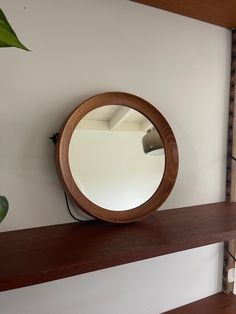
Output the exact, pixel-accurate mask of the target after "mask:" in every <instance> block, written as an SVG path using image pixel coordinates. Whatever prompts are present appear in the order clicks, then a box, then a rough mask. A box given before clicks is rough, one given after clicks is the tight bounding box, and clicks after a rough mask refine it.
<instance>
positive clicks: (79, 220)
mask: <svg viewBox="0 0 236 314" xmlns="http://www.w3.org/2000/svg"><path fill="white" fill-rule="evenodd" d="M64 195H65V200H66V206H67V209H68V211H69V214H70V215H71V217H72V218H74V219H75V220H77V221H78V222H84V223H85V222H88V220H82V219H79V218H77V217H75V216H74V215H73V214H72V212H71V209H70V205H69V201H68V197H67V194H66V192H64Z"/></svg>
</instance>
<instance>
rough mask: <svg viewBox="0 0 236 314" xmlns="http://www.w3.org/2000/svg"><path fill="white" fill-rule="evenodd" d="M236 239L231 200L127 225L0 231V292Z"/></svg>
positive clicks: (235, 208) (159, 214)
mask: <svg viewBox="0 0 236 314" xmlns="http://www.w3.org/2000/svg"><path fill="white" fill-rule="evenodd" d="M232 238H236V204H235V203H216V204H208V205H200V206H194V207H186V208H180V209H171V210H166V211H160V212H156V213H155V214H152V215H151V216H150V217H148V218H146V219H144V220H142V221H140V222H136V223H132V224H123V225H121V224H110V223H105V222H96V221H94V222H89V223H84V224H83V223H82V224H79V223H70V224H63V225H55V226H49V227H40V228H33V229H25V230H19V231H10V232H2V233H0V248H1V249H0V291H4V290H8V289H13V288H19V287H24V286H27V285H32V284H37V283H42V282H46V281H50V280H55V279H59V278H65V277H68V276H73V275H78V274H82V273H86V272H91V271H95V270H98V269H103V268H107V267H112V266H116V265H121V264H125V263H130V262H134V261H139V260H143V259H147V258H152V257H156V256H160V255H163V254H168V253H173V252H177V251H182V250H186V249H190V248H194V247H199V246H203V245H207V244H212V243H217V242H221V241H225V240H229V239H232Z"/></svg>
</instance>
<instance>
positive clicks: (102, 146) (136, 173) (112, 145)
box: [69, 105, 165, 210]
mask: <svg viewBox="0 0 236 314" xmlns="http://www.w3.org/2000/svg"><path fill="white" fill-rule="evenodd" d="M69 165H70V171H71V174H72V177H73V179H74V181H75V184H76V185H77V187H78V188H79V189H80V191H81V192H82V193H83V194H84V195H85V196H86V197H87V198H88V199H89V200H90V201H92V202H93V203H94V204H96V205H98V206H101V207H103V208H105V209H108V210H127V209H132V208H135V207H137V206H140V205H141V204H143V203H145V202H146V201H147V200H148V199H149V198H150V197H151V196H152V195H153V194H154V193H155V191H156V190H157V188H158V186H159V185H160V183H161V180H162V177H163V174H164V170H165V153H164V149H163V143H162V140H161V138H160V135H159V133H158V132H157V130H156V129H155V127H154V125H153V124H152V123H151V122H150V121H149V120H148V119H147V118H146V117H145V116H144V115H143V114H141V113H139V112H138V111H137V110H134V109H132V108H129V107H127V106H121V105H110V106H103V107H100V108H97V109H94V110H92V111H91V112H89V113H88V114H87V115H85V116H84V117H83V118H82V119H81V120H80V121H79V123H78V124H77V126H76V128H75V129H74V131H73V133H72V136H71V140H70V144H69Z"/></svg>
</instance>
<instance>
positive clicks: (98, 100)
mask: <svg viewBox="0 0 236 314" xmlns="http://www.w3.org/2000/svg"><path fill="white" fill-rule="evenodd" d="M109 105H122V106H126V107H130V108H132V109H134V110H137V111H138V112H140V113H141V114H143V115H144V116H145V117H146V118H147V119H148V120H150V121H151V122H152V124H153V125H154V126H155V128H156V129H157V131H158V133H159V135H160V137H161V139H162V142H163V145H164V150H165V170H164V174H163V177H162V180H161V183H160V185H159V186H158V188H157V189H156V191H155V192H154V194H153V195H152V197H150V198H149V199H148V200H147V201H146V202H144V203H143V204H141V205H140V206H137V207H135V208H132V209H129V210H119V211H114V210H112V208H111V210H108V209H105V208H103V207H101V206H98V205H96V204H95V203H93V202H92V201H91V200H89V199H88V198H87V197H86V196H85V195H84V193H83V192H82V191H81V190H80V188H79V186H78V185H77V184H76V182H75V181H74V178H73V175H72V173H71V169H70V165H69V145H70V141H71V137H72V134H73V132H74V130H75V128H76V126H77V125H78V123H79V122H80V121H81V119H82V118H83V117H84V116H85V115H86V114H87V113H89V112H90V111H92V110H94V109H97V108H99V107H102V106H109ZM94 158H96V156H94ZM56 165H57V170H58V175H59V178H60V181H61V183H62V185H63V188H64V190H65V191H66V192H67V193H68V195H69V196H70V198H71V199H72V200H73V201H74V203H75V204H76V205H77V206H78V207H79V208H80V209H82V210H83V211H84V212H86V213H87V214H89V215H90V216H93V217H96V218H98V219H102V220H105V221H110V222H116V223H127V222H133V221H137V220H140V219H143V218H144V217H146V216H148V215H150V214H151V213H152V212H154V211H156V210H157V208H158V207H160V206H161V205H162V204H163V202H164V201H165V200H166V199H167V197H168V196H169V194H170V192H171V191H172V189H173V186H174V184H175V180H176V177H177V173H178V165H179V157H178V148H177V143H176V140H175V136H174V133H173V131H172V129H171V127H170V125H169V124H168V122H167V120H166V119H165V118H164V117H163V115H162V114H161V113H160V112H159V111H158V110H157V109H156V108H155V107H154V106H152V105H151V104H150V103H148V102H147V101H146V100H144V99H142V98H140V97H138V96H135V95H132V94H128V93H123V92H107V93H102V94H99V95H95V96H93V97H91V98H89V99H88V100H86V101H84V102H83V103H82V104H80V105H79V106H78V107H76V109H75V110H74V111H73V112H72V113H71V114H70V116H69V117H68V118H67V119H66V121H65V123H64V125H63V126H62V128H61V130H60V133H59V140H58V142H57V144H56ZM144 184H145V183H144ZM120 197H122V196H120Z"/></svg>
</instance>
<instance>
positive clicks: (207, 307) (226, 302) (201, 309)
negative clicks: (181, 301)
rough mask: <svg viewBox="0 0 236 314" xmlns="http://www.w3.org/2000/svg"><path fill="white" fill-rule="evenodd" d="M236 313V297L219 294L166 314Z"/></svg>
mask: <svg viewBox="0 0 236 314" xmlns="http://www.w3.org/2000/svg"><path fill="white" fill-rule="evenodd" d="M235 312H236V295H234V294H223V293H217V294H215V295H213V296H210V297H208V298H204V299H202V300H199V301H196V302H193V303H190V304H187V305H184V306H181V307H179V308H177V309H174V310H172V311H168V312H165V313H166V314H167V313H168V314H197V313H201V314H234V313H235Z"/></svg>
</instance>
